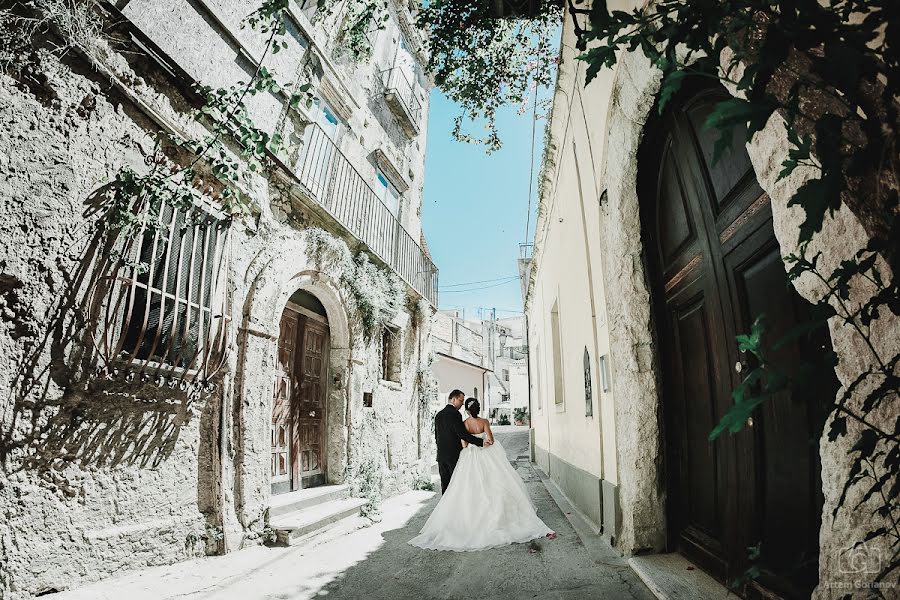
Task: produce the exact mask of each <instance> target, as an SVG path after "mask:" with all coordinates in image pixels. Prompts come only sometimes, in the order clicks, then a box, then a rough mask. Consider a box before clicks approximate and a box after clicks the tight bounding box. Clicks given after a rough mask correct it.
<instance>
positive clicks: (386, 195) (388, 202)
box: [377, 170, 400, 217]
mask: <svg viewBox="0 0 900 600" xmlns="http://www.w3.org/2000/svg"><path fill="white" fill-rule="evenodd" d="M377 174H378V183H379V190H378V192H379V196H380V198H381V201H382V202H384V205H385V206H387V207H388V210H389V211H391V214H392V215H394V216H395V217H397V216H399V214H400V190H398V189H397V188H396V187H395V186H394V184H393V183H391V182H390V180H388V178H387V176H386V175H385V174H384V173H383V172H382V171H381V170H379V171H378V172H377Z"/></svg>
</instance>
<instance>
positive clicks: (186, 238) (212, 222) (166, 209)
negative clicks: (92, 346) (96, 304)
mask: <svg viewBox="0 0 900 600" xmlns="http://www.w3.org/2000/svg"><path fill="white" fill-rule="evenodd" d="M227 248H228V226H227V224H226V223H225V222H224V221H220V220H218V219H216V218H214V217H213V216H212V215H210V214H209V213H207V212H206V211H204V210H202V209H200V208H190V209H187V210H185V209H181V208H175V207H173V206H171V205H169V204H162V206H161V207H160V210H159V216H158V219H157V223H156V225H154V227H148V228H147V229H145V230H144V232H143V234H141V235H137V236H135V237H134V238H133V239H132V240H130V241H129V242H128V246H127V247H126V248H125V249H124V252H123V254H124V255H125V256H127V257H129V258H128V260H127V261H125V262H124V264H122V265H121V266H120V268H119V269H118V272H117V273H115V275H114V276H112V277H109V278H108V279H109V280H111V281H109V284H110V287H109V288H107V289H105V290H104V292H105V293H104V294H100V295H98V301H102V302H105V306H103V307H102V308H101V309H100V312H98V313H95V314H100V315H102V318H104V319H105V323H104V326H103V327H102V328H101V330H102V333H100V335H101V337H102V339H101V340H100V342H101V344H100V347H101V348H102V349H103V350H105V351H106V352H105V354H106V357H105V358H106V359H107V362H111V361H116V360H117V361H124V362H126V363H128V364H130V365H131V366H132V367H133V368H135V370H136V371H137V372H139V373H142V374H151V373H153V374H165V375H166V376H167V377H172V378H185V379H196V380H198V381H206V380H208V379H209V378H210V377H212V375H214V374H215V373H216V372H217V371H218V369H219V367H220V366H221V364H222V360H223V358H224V353H225V352H224V351H225V343H226V339H227V326H228V322H229V317H228V314H227V313H228V311H227V303H226V291H225V290H226V288H227V286H226V277H227V264H226V261H227V255H228V252H227ZM100 296H102V298H100Z"/></svg>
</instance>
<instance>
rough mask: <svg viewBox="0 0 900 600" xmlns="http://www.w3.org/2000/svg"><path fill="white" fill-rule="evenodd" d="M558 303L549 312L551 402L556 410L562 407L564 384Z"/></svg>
mask: <svg viewBox="0 0 900 600" xmlns="http://www.w3.org/2000/svg"><path fill="white" fill-rule="evenodd" d="M560 329H561V325H560V319H559V303H558V302H557V303H555V304H554V305H553V310H551V311H550V332H551V334H552V339H553V402H554V403H555V404H556V406H557V408H560V407H562V406H563V405H564V400H565V396H564V394H565V384H564V380H563V358H562V347H563V346H562V332H561V331H560Z"/></svg>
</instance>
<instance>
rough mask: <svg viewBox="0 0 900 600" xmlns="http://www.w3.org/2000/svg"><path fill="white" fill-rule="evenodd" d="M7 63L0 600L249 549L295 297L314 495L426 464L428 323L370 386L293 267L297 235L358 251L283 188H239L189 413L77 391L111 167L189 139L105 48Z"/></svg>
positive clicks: (92, 381) (302, 264)
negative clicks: (319, 355)
mask: <svg viewBox="0 0 900 600" xmlns="http://www.w3.org/2000/svg"><path fill="white" fill-rule="evenodd" d="M136 5H137V3H136ZM130 58H131V59H132V60H135V59H134V58H133V57H130ZM24 59H25V60H27V62H26V63H24V66H23V68H22V70H21V72H20V73H19V74H17V75H16V76H15V77H14V76H10V75H0V313H2V318H0V394H2V396H0V398H2V399H0V461H2V471H0V515H2V516H3V518H2V519H0V557H2V560H0V597H2V598H9V599H10V600H19V599H24V598H30V597H32V596H33V595H34V594H38V593H41V592H49V591H53V590H61V589H66V588H70V587H74V586H77V585H79V584H82V583H84V582H88V581H92V580H96V579H100V578H103V577H107V576H110V575H112V574H118V573H121V572H123V571H125V570H130V569H137V568H141V567H146V566H149V565H155V564H165V563H171V562H175V561H178V560H184V559H187V558H190V557H195V556H202V555H205V554H208V553H216V552H222V551H230V550H233V549H236V548H239V547H242V546H246V545H248V544H255V543H260V541H261V537H260V532H261V531H262V529H263V528H264V526H265V521H264V518H265V511H266V507H267V505H268V500H269V464H270V447H269V445H270V441H269V426H270V422H271V407H270V403H271V393H272V387H273V381H272V370H273V367H274V356H275V347H276V341H277V336H278V321H279V319H280V316H281V312H282V311H283V309H284V305H285V302H286V300H287V298H288V297H289V296H290V295H291V294H292V293H293V292H294V291H296V290H297V289H306V290H308V291H310V292H311V293H313V294H315V295H317V296H318V297H319V299H320V300H321V301H322V302H323V304H325V306H326V308H327V312H328V317H329V325H330V328H331V334H332V344H331V346H332V348H331V356H330V365H329V367H330V370H329V382H328V383H329V388H328V415H329V416H328V420H327V423H326V429H327V438H328V443H327V447H328V450H327V453H328V464H329V469H328V479H329V480H330V481H332V482H339V481H343V480H344V478H345V477H346V475H347V473H348V472H349V471H351V470H352V467H353V465H354V462H355V461H359V460H361V459H363V458H365V457H373V456H374V457H379V459H380V460H382V461H383V466H384V469H385V478H384V481H385V483H384V491H385V493H394V492H397V491H400V490H403V489H408V488H409V486H410V485H411V484H412V482H413V480H414V479H415V477H416V476H417V475H418V474H419V473H420V472H422V471H424V470H425V468H426V467H427V465H428V463H430V461H431V460H432V457H433V448H431V446H430V445H429V440H428V438H429V436H424V437H423V436H422V435H421V433H420V431H419V427H420V421H421V419H420V415H419V414H418V413H419V411H420V405H419V401H418V398H417V390H416V373H417V369H418V365H419V363H420V361H421V359H422V358H423V352H422V348H425V347H427V344H428V341H427V340H428V336H429V328H430V321H429V320H428V319H425V320H424V322H422V321H420V322H417V321H415V319H413V318H412V314H411V311H410V310H409V308H407V309H404V310H403V311H401V313H400V315H398V317H397V318H395V323H394V325H395V327H396V329H397V331H398V336H399V348H400V355H399V359H400V372H401V374H402V377H401V378H400V381H399V382H385V381H382V380H381V379H380V370H379V369H380V364H381V363H380V352H381V349H380V345H379V341H380V338H379V336H376V339H375V340H373V341H371V342H368V341H367V340H366V338H365V336H363V335H362V332H361V329H360V327H359V325H358V323H359V316H358V314H357V311H356V306H355V300H354V298H353V297H352V295H351V294H350V292H349V291H348V289H347V288H346V286H345V285H343V284H342V283H341V281H340V273H339V272H337V271H335V270H334V269H331V270H329V269H328V268H320V266H319V262H320V261H319V258H320V257H318V256H310V251H309V250H308V244H307V238H308V235H307V234H306V233H305V231H306V230H307V229H308V228H310V227H313V226H315V227H317V228H321V229H324V230H326V231H328V232H330V235H333V236H334V238H335V240H336V243H339V244H344V243H345V242H349V244H350V246H351V248H350V249H348V255H350V254H352V252H353V251H358V250H359V247H358V245H357V242H356V241H355V240H354V238H353V237H352V236H351V235H350V234H349V233H348V232H347V231H346V230H345V229H343V228H342V227H341V226H339V225H338V224H337V223H336V222H335V221H334V220H333V219H331V218H330V217H328V216H327V215H325V214H323V211H322V210H321V208H317V207H315V206H313V205H312V204H311V203H310V202H309V201H308V200H306V199H304V198H303V197H302V196H300V195H298V193H297V190H296V189H295V187H294V186H292V185H290V184H289V183H286V179H285V178H279V177H273V178H268V179H267V178H264V177H257V178H256V179H255V180H253V181H251V182H250V183H249V184H248V188H247V190H246V191H247V192H248V193H250V194H251V196H252V198H253V205H254V209H253V210H254V216H253V217H252V218H249V219H246V220H244V221H240V222H237V223H235V225H234V226H233V227H232V237H231V258H232V259H231V262H230V264H229V271H228V276H229V277H228V280H229V292H230V297H231V323H232V326H231V330H230V337H229V341H228V351H227V360H226V364H225V368H224V371H223V372H222V373H221V374H220V376H219V377H218V379H217V381H216V384H217V385H216V389H215V391H214V392H212V393H210V394H207V395H204V396H203V397H201V398H200V399H193V400H192V399H190V398H189V397H188V396H187V395H186V394H185V393H183V392H180V391H178V390H177V389H174V390H173V389H170V388H169V387H167V386H166V387H163V388H157V387H155V386H152V385H120V384H115V385H114V384H113V383H110V382H106V381H103V380H100V379H98V378H97V377H96V376H95V367H96V364H97V361H96V358H97V357H96V352H95V351H94V346H93V344H92V342H91V333H92V330H91V328H90V327H86V324H85V321H84V317H85V314H86V306H87V304H88V302H89V300H90V292H91V290H92V289H93V284H94V279H95V277H96V273H97V267H98V265H99V263H98V258H97V257H98V256H99V254H100V253H99V248H98V240H99V238H98V235H99V234H98V226H99V225H100V223H99V221H98V218H99V217H98V215H99V213H98V212H97V210H96V206H94V205H93V204H92V201H93V200H92V199H93V194H95V193H96V192H97V191H98V190H99V189H101V188H102V186H103V185H104V184H105V183H106V182H108V181H110V180H111V179H112V178H113V177H114V175H115V173H116V172H117V171H118V170H119V169H120V168H121V167H122V166H125V165H128V166H130V167H131V168H133V169H135V170H136V171H138V172H141V171H142V170H143V169H145V168H146V167H145V162H144V161H145V157H146V156H147V155H148V154H149V153H150V151H151V150H152V148H153V143H154V135H155V133H156V132H157V131H158V130H159V129H160V128H161V127H163V126H165V127H172V126H175V127H179V128H184V129H187V130H189V129H190V128H191V127H197V125H196V124H192V122H191V119H190V116H189V115H188V114H187V106H186V102H185V100H184V99H183V97H182V96H181V95H180V93H179V92H178V91H177V90H176V88H174V87H173V86H171V85H169V84H168V83H167V82H166V78H165V77H162V76H159V75H160V74H159V73H158V72H154V71H153V69H154V68H155V67H154V66H153V65H152V63H145V62H141V61H139V60H138V62H141V65H140V66H141V67H142V68H143V67H146V68H147V69H149V71H148V73H149V74H148V73H145V74H144V76H141V75H138V73H137V72H135V71H134V70H132V68H131V66H129V64H128V63H126V61H125V60H124V59H123V57H122V56H120V55H117V54H115V53H113V52H109V51H108V50H107V51H106V53H105V55H104V57H103V59H104V60H103V64H91V63H89V62H88V61H87V60H85V59H84V58H83V57H82V56H80V55H78V54H77V53H76V52H74V51H73V52H70V53H68V54H66V55H65V56H64V57H63V58H58V57H55V56H54V55H52V54H50V53H43V52H42V53H40V54H36V55H34V56H31V57H24ZM360 126H362V125H361V124H360ZM373 137H374V138H375V139H377V137H378V136H377V135H375V136H373ZM422 139H423V140H424V133H423V136H422ZM349 141H350V138H348V144H349ZM423 146H424V144H423ZM414 147H415V146H414V145H412V144H411V145H410V148H414ZM360 153H362V151H360ZM416 160H417V161H418V163H416V164H414V165H413V167H414V168H415V169H418V170H417V171H416V172H415V174H416V177H418V178H420V179H421V177H422V175H423V170H422V169H423V168H424V167H423V164H424V159H423V158H422V157H421V156H418V155H416ZM416 165H418V166H416ZM416 193H420V190H418V191H413V192H410V194H411V202H413V203H417V202H420V196H416ZM417 219H418V216H417V215H416V223H415V225H416V227H418V221H417ZM416 239H417V240H418V238H416ZM341 240H345V241H341ZM407 294H408V296H409V302H408V303H407V305H408V306H412V305H413V303H414V301H415V299H416V298H417V295H416V294H415V293H414V292H413V291H412V290H410V289H407ZM363 392H372V393H373V394H374V405H373V407H372V408H364V407H363V401H362V394H363Z"/></svg>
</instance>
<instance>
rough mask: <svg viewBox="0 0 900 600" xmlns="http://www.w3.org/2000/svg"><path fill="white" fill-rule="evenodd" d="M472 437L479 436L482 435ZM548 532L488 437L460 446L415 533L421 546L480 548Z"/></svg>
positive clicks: (499, 448) (459, 549)
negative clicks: (436, 497) (481, 444)
mask: <svg viewBox="0 0 900 600" xmlns="http://www.w3.org/2000/svg"><path fill="white" fill-rule="evenodd" d="M476 437H480V438H482V439H484V437H485V434H483V433H479V434H477V435H476ZM550 533H553V531H552V530H551V529H550V528H549V527H547V526H546V525H544V522H543V521H541V519H540V518H539V517H538V516H537V513H535V512H534V505H532V503H531V498H529V497H528V491H527V490H526V489H525V484H524V483H523V482H522V479H521V478H520V477H519V476H518V475H517V474H516V472H515V470H514V469H513V468H512V466H510V464H509V461H507V459H506V451H505V450H504V449H503V446H501V445H500V442H498V441H497V440H496V438H494V443H493V445H491V446H485V447H479V446H474V445H471V444H470V445H469V446H468V447H466V448H463V449H462V452H461V453H460V455H459V462H458V463H457V464H456V469H454V471H453V477H451V479H450V485H449V486H447V491H446V492H445V493H444V496H443V497H442V498H441V500H440V502H438V504H437V506H436V507H435V508H434V512H432V513H431V516H430V517H428V520H427V521H426V522H425V526H424V527H422V531H421V532H420V533H419V535H418V536H416V537H415V538H413V539H411V540H410V541H409V543H410V544H412V545H413V546H418V547H419V548H424V549H426V550H455V551H457V552H466V551H471V550H485V549H487V548H496V547H498V546H505V545H507V544H513V543H518V542H527V541H529V540H533V539H535V538H539V537H544V536H545V535H547V534H550Z"/></svg>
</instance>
